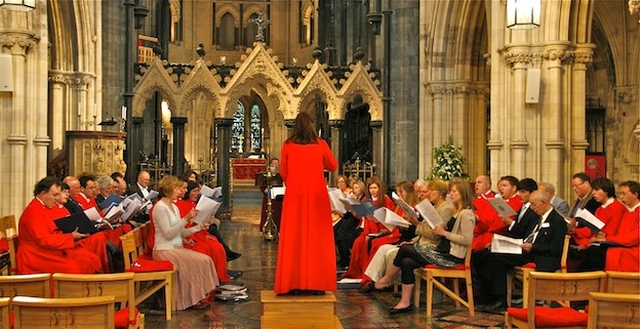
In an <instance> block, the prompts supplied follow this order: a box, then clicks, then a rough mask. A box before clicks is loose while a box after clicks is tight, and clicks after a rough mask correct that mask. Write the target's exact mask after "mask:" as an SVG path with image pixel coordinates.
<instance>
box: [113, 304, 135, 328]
mask: <svg viewBox="0 0 640 329" xmlns="http://www.w3.org/2000/svg"><path fill="white" fill-rule="evenodd" d="M134 312H135V317H136V318H137V317H138V315H139V314H140V312H139V311H138V308H137V307H135V308H134ZM132 322H133V323H132V324H135V319H132ZM115 323H116V328H117V329H121V328H122V329H127V328H128V327H129V308H128V307H125V308H123V309H121V310H120V311H116V316H115Z"/></svg>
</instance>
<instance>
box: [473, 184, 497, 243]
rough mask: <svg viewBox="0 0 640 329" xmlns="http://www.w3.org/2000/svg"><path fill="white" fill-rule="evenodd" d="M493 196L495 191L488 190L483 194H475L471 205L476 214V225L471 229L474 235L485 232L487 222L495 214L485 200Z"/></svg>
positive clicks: (487, 227) (487, 225)
mask: <svg viewBox="0 0 640 329" xmlns="http://www.w3.org/2000/svg"><path fill="white" fill-rule="evenodd" d="M495 196H496V193H495V192H493V191H489V192H487V193H485V194H483V195H478V196H476V198H475V199H474V200H473V207H474V208H475V210H474V211H473V212H474V214H475V215H476V226H475V227H474V229H473V236H474V237H476V236H478V235H480V233H482V232H486V231H487V230H488V229H489V223H490V222H491V220H492V218H494V217H495V216H496V215H497V214H496V212H495V210H493V208H492V207H491V205H490V204H489V202H488V201H487V199H493V198H495Z"/></svg>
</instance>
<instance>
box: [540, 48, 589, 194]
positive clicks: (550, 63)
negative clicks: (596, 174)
mask: <svg viewBox="0 0 640 329" xmlns="http://www.w3.org/2000/svg"><path fill="white" fill-rule="evenodd" d="M564 48H565V47H563V46H562V45H560V46H555V47H553V48H551V49H547V50H546V51H545V53H544V59H545V60H546V61H547V69H548V70H547V77H548V78H547V79H546V86H545V87H546V88H545V90H546V91H547V96H548V100H549V102H548V104H549V105H548V106H547V107H546V109H545V110H542V113H543V114H544V113H545V112H546V111H548V112H546V113H547V114H548V118H546V119H547V120H543V121H544V122H543V123H542V125H543V126H545V129H544V132H545V133H543V134H541V135H540V137H541V141H542V142H544V145H545V146H546V147H547V149H548V152H546V153H547V155H548V158H547V159H539V163H540V168H544V170H541V172H540V174H541V176H542V179H543V180H544V181H546V182H550V183H551V184H553V185H554V186H555V187H556V189H557V190H558V191H564V185H565V179H563V177H565V176H564V175H563V172H564V170H563V168H564V153H565V152H564V142H565V141H564V136H563V127H564V117H565V112H564V106H563V105H564V99H563V97H562V95H563V94H564V88H563V87H564V80H563V76H564V68H563V66H562V61H563V60H565V59H567V58H568V56H569V52H567V51H566V49H564ZM583 111H584V109H583ZM545 138H546V140H545ZM540 147H541V148H542V145H540Z"/></svg>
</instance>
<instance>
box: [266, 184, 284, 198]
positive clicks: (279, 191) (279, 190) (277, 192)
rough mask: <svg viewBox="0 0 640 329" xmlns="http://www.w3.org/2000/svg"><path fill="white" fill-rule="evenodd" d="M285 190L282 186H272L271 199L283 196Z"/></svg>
mask: <svg viewBox="0 0 640 329" xmlns="http://www.w3.org/2000/svg"><path fill="white" fill-rule="evenodd" d="M285 191H286V188H285V187H284V186H273V187H271V193H270V194H271V199H275V198H276V197H278V196H281V195H282V196H284V192H285Z"/></svg>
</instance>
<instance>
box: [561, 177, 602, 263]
mask: <svg viewBox="0 0 640 329" xmlns="http://www.w3.org/2000/svg"><path fill="white" fill-rule="evenodd" d="M571 188H572V189H573V191H574V192H575V193H576V195H577V196H578V198H576V200H575V201H573V202H572V203H571V209H569V214H568V215H567V221H568V224H567V225H568V230H569V231H568V233H569V235H571V236H572V238H571V245H574V246H575V245H578V244H577V243H576V240H575V237H576V228H578V229H580V228H583V227H584V226H583V225H582V224H580V223H579V222H576V220H575V215H576V212H577V211H578V210H579V209H586V210H588V211H589V212H590V213H592V214H595V213H596V210H597V209H598V207H600V206H601V203H600V202H598V201H596V200H595V199H594V198H593V187H592V186H591V177H589V175H587V174H586V173H583V172H580V173H577V174H574V175H573V176H572V178H571ZM568 256H569V257H568V258H569V261H568V262H567V269H568V270H569V272H574V271H577V270H578V268H579V267H580V263H581V262H582V259H583V258H584V252H583V251H582V250H578V249H574V248H571V249H569V255H568Z"/></svg>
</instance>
